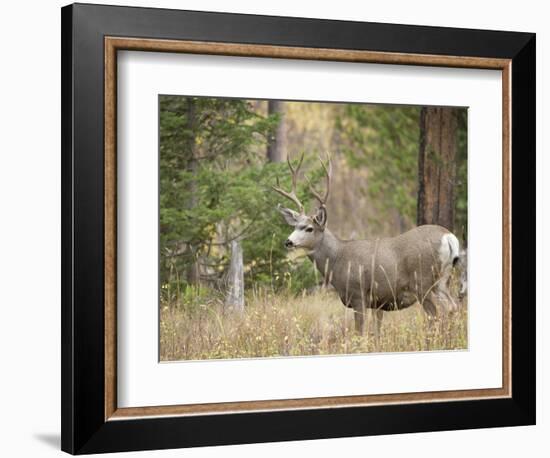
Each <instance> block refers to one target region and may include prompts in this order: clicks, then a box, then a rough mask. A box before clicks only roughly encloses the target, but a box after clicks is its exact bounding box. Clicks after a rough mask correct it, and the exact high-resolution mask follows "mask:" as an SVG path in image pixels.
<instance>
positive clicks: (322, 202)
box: [306, 153, 332, 207]
mask: <svg viewBox="0 0 550 458" xmlns="http://www.w3.org/2000/svg"><path fill="white" fill-rule="evenodd" d="M319 162H321V165H322V167H323V170H324V171H325V175H326V179H327V189H326V191H325V195H324V197H322V198H321V195H320V194H319V193H318V192H317V191H315V189H313V185H312V184H311V181H310V180H309V178H308V177H307V176H306V180H307V182H308V184H309V191H310V192H311V194H313V197H315V198H316V199H317V200H318V201H319V204H320V205H321V207H324V206H325V205H326V203H327V199H328V195H329V193H330V178H331V176H332V162H331V160H330V155H329V154H328V153H327V162H328V169H327V166H326V164H325V163H324V162H323V160H322V159H321V156H319Z"/></svg>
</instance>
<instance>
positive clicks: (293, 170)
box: [272, 153, 304, 213]
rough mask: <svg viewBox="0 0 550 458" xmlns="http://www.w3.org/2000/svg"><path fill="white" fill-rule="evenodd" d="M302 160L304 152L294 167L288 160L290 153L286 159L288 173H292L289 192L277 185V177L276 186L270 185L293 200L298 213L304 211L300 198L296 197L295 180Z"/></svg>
mask: <svg viewBox="0 0 550 458" xmlns="http://www.w3.org/2000/svg"><path fill="white" fill-rule="evenodd" d="M303 160H304V153H302V156H301V157H300V161H299V162H298V165H297V166H296V168H294V167H292V163H291V162H290V155H289V156H288V157H287V159H286V162H287V164H288V168H289V169H290V173H291V174H292V190H291V191H290V192H286V191H285V190H283V189H281V188H280V187H279V177H277V186H272V188H273V190H274V191H277V192H278V193H279V194H281V195H282V196H284V197H286V198H287V199H290V200H291V201H292V202H294V203H295V204H296V205H297V207H298V209H299V210H300V213H304V206H303V204H302V202H300V199H298V196H297V195H296V182H297V179H298V172H299V171H300V167H301V166H302V162H303Z"/></svg>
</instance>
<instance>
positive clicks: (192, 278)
mask: <svg viewBox="0 0 550 458" xmlns="http://www.w3.org/2000/svg"><path fill="white" fill-rule="evenodd" d="M187 100H188V102H187V104H188V105H187V126H186V127H187V130H188V131H189V132H191V134H190V135H189V141H188V143H187V154H188V155H189V159H188V162H187V170H188V171H189V172H190V173H191V175H192V179H191V181H190V185H189V200H188V201H187V206H188V208H190V209H192V208H194V207H196V205H197V182H196V180H195V176H196V174H197V171H198V165H199V164H198V161H197V154H196V151H195V129H196V118H197V117H196V107H195V100H194V99H193V98H192V97H189V98H188V99H187ZM187 248H188V250H189V254H190V260H189V265H188V266H187V270H186V279H187V283H188V284H191V285H198V284H199V283H200V279H201V277H200V264H199V259H198V254H197V247H195V246H192V245H190V244H189V245H188V247H187Z"/></svg>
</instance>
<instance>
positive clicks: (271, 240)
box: [160, 96, 319, 290]
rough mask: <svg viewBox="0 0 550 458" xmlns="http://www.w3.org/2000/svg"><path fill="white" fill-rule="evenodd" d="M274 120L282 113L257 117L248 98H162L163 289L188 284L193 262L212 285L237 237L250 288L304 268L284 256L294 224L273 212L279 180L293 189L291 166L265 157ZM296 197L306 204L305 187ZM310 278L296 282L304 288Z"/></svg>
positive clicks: (280, 282)
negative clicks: (273, 189)
mask: <svg viewBox="0 0 550 458" xmlns="http://www.w3.org/2000/svg"><path fill="white" fill-rule="evenodd" d="M277 122H278V117H277V116H271V117H268V116H262V115H260V114H258V113H257V112H256V110H255V109H254V108H253V106H252V105H251V103H250V102H248V101H246V100H232V99H207V98H196V97H192V98H188V97H176V96H161V97H160V145H161V147H160V148H161V149H160V250H161V266H160V270H161V283H162V285H164V287H165V289H166V288H169V289H170V290H177V289H178V288H179V289H181V288H186V287H187V286H186V285H187V283H188V279H187V277H186V271H187V269H188V268H189V266H190V265H191V264H192V263H194V262H200V264H201V266H202V267H201V271H202V273H203V276H204V275H206V276H207V277H208V278H209V279H210V280H212V281H211V282H210V283H211V284H214V285H215V284H216V281H217V280H219V279H221V278H222V276H223V274H224V272H225V270H226V267H227V265H228V264H229V254H230V253H229V250H228V248H229V243H230V242H231V241H232V240H234V239H237V238H238V239H239V240H241V243H242V248H243V253H244V264H245V266H244V267H245V282H246V283H247V285H248V286H251V285H255V284H257V283H261V284H265V285H269V286H270V287H272V288H279V287H281V286H282V285H284V284H285V281H287V280H288V278H289V275H290V274H291V273H293V272H294V271H295V270H296V269H297V274H298V276H300V272H301V270H300V268H299V267H298V268H297V267H296V266H294V264H292V263H290V262H289V261H288V260H287V258H286V255H287V252H286V250H285V248H284V246H283V241H284V240H285V239H286V237H287V236H288V234H289V227H288V226H287V225H286V224H285V223H284V221H283V219H282V218H281V216H280V215H279V213H278V212H277V211H276V207H277V203H278V202H280V196H277V194H276V193H274V192H273V191H272V190H271V186H272V185H273V184H274V183H276V180H277V177H278V178H279V181H280V183H281V186H284V187H288V188H290V177H289V175H288V169H287V165H286V164H284V163H266V159H265V147H266V139H267V138H268V137H269V135H271V133H272V132H273V130H274V128H275V126H276V125H277ZM318 175H319V174H318V173H316V174H314V176H313V178H315V177H317V176H318ZM314 181H315V180H314ZM299 194H300V196H301V197H302V198H303V199H304V202H305V201H306V200H307V199H306V192H305V185H303V186H302V187H300V189H299ZM293 276H294V277H296V275H293ZM310 278H311V275H309V276H306V277H303V278H300V279H299V280H297V281H296V282H295V285H301V286H303V287H307V286H309V283H310V282H308V279H310Z"/></svg>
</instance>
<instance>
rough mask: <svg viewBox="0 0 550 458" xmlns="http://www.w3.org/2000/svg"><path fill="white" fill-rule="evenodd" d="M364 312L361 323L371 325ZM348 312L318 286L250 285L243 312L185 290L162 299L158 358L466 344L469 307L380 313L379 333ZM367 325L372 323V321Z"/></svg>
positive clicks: (331, 293)
mask: <svg viewBox="0 0 550 458" xmlns="http://www.w3.org/2000/svg"><path fill="white" fill-rule="evenodd" d="M369 321H371V320H370V314H368V315H367V324H366V328H367V329H369V327H371V325H372V324H373V323H370V322H369ZM353 322H354V319H353V312H352V311H351V310H349V309H346V308H345V307H344V306H343V305H342V303H341V302H340V300H339V299H338V297H337V295H336V293H335V292H334V291H331V290H327V289H320V290H318V291H316V292H314V293H311V294H303V295H301V296H298V297H296V296H294V295H292V294H291V293H290V292H287V293H285V292H283V293H277V294H274V293H273V292H272V291H270V290H265V289H261V290H253V291H249V292H248V296H247V298H246V306H245V310H244V312H242V313H239V312H236V311H232V310H227V309H225V308H224V306H223V301H222V300H221V298H217V297H216V296H215V295H212V294H210V293H205V292H204V291H202V290H195V291H191V292H190V291H186V292H184V293H180V294H178V295H176V296H175V297H172V299H170V300H168V299H164V300H163V301H162V302H161V311H160V357H161V360H162V361H176V360H201V359H226V358H259V357H281V356H307V355H335V354H349V353H369V352H410V351H426V350H458V349H465V348H467V322H468V319H467V307H466V306H465V305H463V306H462V307H460V309H459V311H457V312H455V313H454V314H452V315H448V316H444V315H441V316H440V317H439V318H437V319H436V320H432V321H430V320H428V318H427V315H426V314H425V313H424V311H423V310H422V308H421V307H420V305H418V304H416V305H414V306H412V307H410V308H408V309H405V310H401V311H396V312H387V313H384V321H383V324H382V329H381V333H380V336H379V338H378V339H377V338H376V337H375V336H374V335H373V333H369V332H365V335H364V336H359V335H357V334H356V333H355V332H354V325H353ZM372 328H373V326H372Z"/></svg>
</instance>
